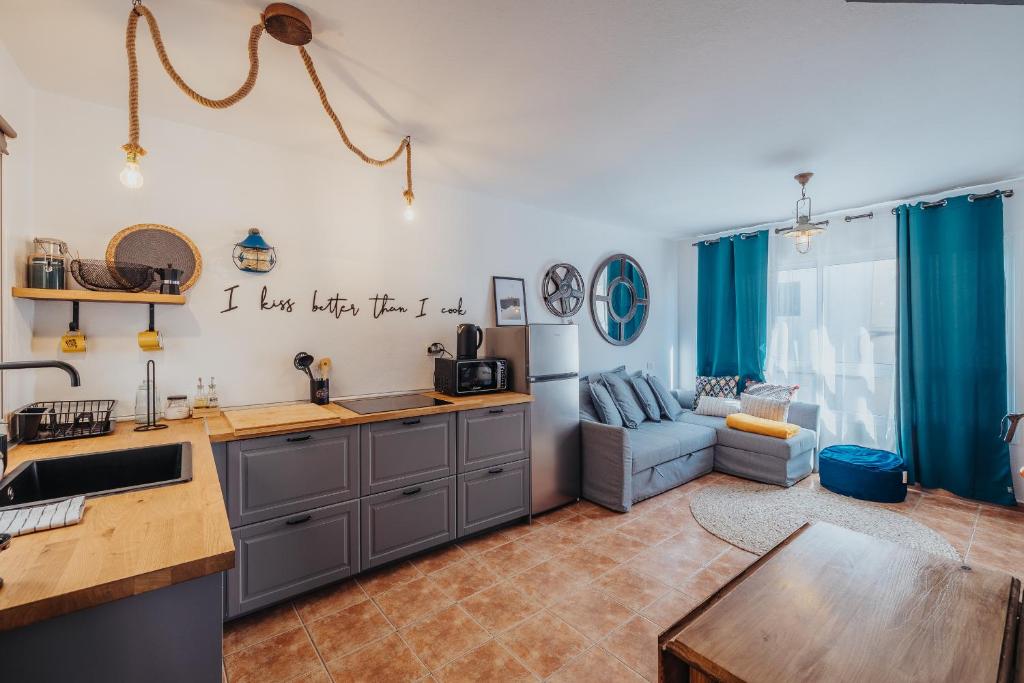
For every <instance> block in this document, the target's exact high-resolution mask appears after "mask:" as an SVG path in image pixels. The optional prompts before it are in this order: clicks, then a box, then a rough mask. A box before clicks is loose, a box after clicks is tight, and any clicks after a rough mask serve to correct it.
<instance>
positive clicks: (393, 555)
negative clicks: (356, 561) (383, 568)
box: [360, 477, 455, 570]
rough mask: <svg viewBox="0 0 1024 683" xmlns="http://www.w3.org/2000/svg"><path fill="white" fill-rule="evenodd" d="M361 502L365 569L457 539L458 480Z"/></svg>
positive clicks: (402, 490) (361, 543) (375, 496)
mask: <svg viewBox="0 0 1024 683" xmlns="http://www.w3.org/2000/svg"><path fill="white" fill-rule="evenodd" d="M360 503H361V505H362V510H361V514H360V516H361V520H360V523H361V525H362V534H361V539H360V549H361V553H362V556H361V561H362V568H363V569H364V570H365V569H369V568H371V567H376V566H379V565H382V564H385V563H387V562H391V561H392V560H397V559H399V558H401V557H405V556H407V555H412V554H413V553H416V552H419V551H421V550H426V549H427V548H431V547H433V546H435V545H440V544H442V543H446V542H448V541H452V540H455V477H445V478H444V479H439V480H436V481H431V482H427V483H423V484H415V485H413V486H407V487H405V488H402V489H398V490H396V491H389V492H387V493H379V494H376V495H373V496H366V497H365V498H363V499H362V500H361V501H360Z"/></svg>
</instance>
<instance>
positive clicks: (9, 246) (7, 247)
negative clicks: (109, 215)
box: [0, 45, 35, 422]
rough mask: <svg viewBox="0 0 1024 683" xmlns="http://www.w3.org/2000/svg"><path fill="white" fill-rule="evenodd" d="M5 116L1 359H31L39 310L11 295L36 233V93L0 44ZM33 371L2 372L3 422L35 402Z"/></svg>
mask: <svg viewBox="0 0 1024 683" xmlns="http://www.w3.org/2000/svg"><path fill="white" fill-rule="evenodd" d="M0 115H2V116H3V117H4V119H6V120H7V122H8V123H9V124H10V125H11V126H12V127H13V128H14V130H15V131H16V132H17V133H18V137H17V138H16V139H13V140H8V151H9V152H10V154H9V155H7V156H5V157H4V158H3V162H2V163H3V179H2V182H3V188H2V189H0V192H2V194H3V220H2V221H0V222H2V224H3V235H0V251H2V253H3V257H2V258H0V289H2V291H3V292H4V295H3V296H2V297H0V351H2V354H0V360H23V359H25V358H27V357H29V354H30V351H29V347H30V344H31V329H32V316H33V312H34V307H33V306H32V304H31V303H30V302H27V301H15V300H14V299H12V298H11V297H10V296H9V295H8V294H7V292H9V291H10V288H11V285H13V284H14V283H15V281H16V278H17V277H19V276H20V274H21V273H22V272H23V271H24V264H25V258H26V256H27V255H28V252H29V251H30V245H31V239H32V238H31V235H32V203H31V198H32V189H31V182H32V160H33V146H32V142H33V132H34V128H35V126H34V120H33V93H32V89H31V88H30V87H29V84H28V82H27V81H26V80H25V78H24V76H23V75H22V74H21V72H20V71H19V70H18V67H17V66H16V65H15V63H14V60H13V59H12V58H11V56H10V54H8V52H7V50H6V49H4V47H3V45H0ZM34 387H35V377H34V373H33V372H31V371H19V372H0V422H2V421H3V418H2V416H3V415H6V414H7V413H8V411H10V410H13V409H14V408H17V407H18V406H21V405H24V404H25V403H28V402H29V401H31V400H32V394H33V390H34Z"/></svg>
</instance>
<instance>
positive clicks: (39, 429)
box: [11, 399, 117, 443]
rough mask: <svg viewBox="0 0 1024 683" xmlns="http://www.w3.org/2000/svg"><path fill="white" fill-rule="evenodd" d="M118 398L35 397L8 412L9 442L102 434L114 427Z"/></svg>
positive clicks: (112, 429)
mask: <svg viewBox="0 0 1024 683" xmlns="http://www.w3.org/2000/svg"><path fill="white" fill-rule="evenodd" d="M115 405H117V401H115V400H112V399H101V400H93V401H37V402H36V403H30V404H29V405H27V406H25V407H24V408H20V409H19V410H17V411H15V412H14V414H13V415H12V416H11V442H12V443H44V442H46V441H61V440H63V439H82V438H86V437H90V436H103V435H104V434H109V433H110V432H112V431H114V420H113V419H111V417H110V414H111V412H112V411H113V410H114V406H115Z"/></svg>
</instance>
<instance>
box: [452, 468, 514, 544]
mask: <svg viewBox="0 0 1024 683" xmlns="http://www.w3.org/2000/svg"><path fill="white" fill-rule="evenodd" d="M458 485H459V486H458V494H457V499H458V518H457V524H458V536H459V537H460V538H461V537H463V536H468V535H469V534H474V533H477V532H478V531H483V530H484V529H489V528H490V527H492V526H495V525H498V524H501V523H503V522H510V521H512V520H513V519H518V518H520V517H524V516H526V515H527V514H528V513H529V511H530V461H529V460H519V461H517V462H513V463H506V464H502V465H496V466H494V467H490V468H488V469H485V470H478V471H476V472H469V473H467V474H460V475H459V476H458Z"/></svg>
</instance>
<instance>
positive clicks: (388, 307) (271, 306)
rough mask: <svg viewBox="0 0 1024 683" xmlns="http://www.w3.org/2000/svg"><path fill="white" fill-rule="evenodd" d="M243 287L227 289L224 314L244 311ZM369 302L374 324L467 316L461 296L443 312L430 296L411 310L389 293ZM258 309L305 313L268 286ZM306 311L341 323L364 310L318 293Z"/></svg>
mask: <svg viewBox="0 0 1024 683" xmlns="http://www.w3.org/2000/svg"><path fill="white" fill-rule="evenodd" d="M239 287H240V285H231V286H230V287H226V288H225V289H224V292H225V293H226V294H227V296H228V301H227V306H226V307H225V308H224V309H223V310H222V311H221V313H230V312H231V311H237V310H239V309H240V308H241V307H240V306H239V305H238V304H237V303H235V294H236V293H237V290H238V289H239ZM368 301H369V302H370V311H371V313H372V315H373V319H374V320H377V319H378V318H381V317H383V316H385V315H395V314H398V315H403V314H412V315H413V317H415V318H424V317H426V316H427V315H428V314H429V313H432V312H434V311H435V310H436V311H439V312H440V313H441V315H459V316H463V315H466V309H465V308H463V306H462V297H461V296H460V297H459V302H458V303H457V304H456V305H455V306H441V307H439V308H435V307H433V306H431V305H430V304H429V301H430V297H428V296H427V297H423V298H422V299H417V300H416V303H415V304H414V305H412V306H411V307H410V306H405V305H403V304H400V303H399V302H398V299H396V298H395V297H393V296H391V295H390V294H388V293H387V292H385V293H384V294H379V293H378V294H374V295H373V296H371V297H369V298H368ZM258 308H259V310H260V311H261V312H264V313H266V312H277V313H294V312H295V311H299V310H303V309H302V308H301V307H299V304H298V302H296V301H295V299H293V298H291V297H289V298H285V299H279V298H276V297H272V296H271V295H270V292H269V290H268V289H267V287H266V286H264V287H263V288H262V289H261V290H260V298H259V302H258ZM305 310H308V311H311V312H312V313H326V314H328V315H333V316H334V318H335V319H336V320H337V319H338V318H341V317H342V316H347V317H352V318H354V317H356V316H358V315H359V314H360V312H361V311H362V310H363V309H362V308H360V306H359V305H358V304H356V303H355V302H354V301H351V300H349V299H348V298H346V297H343V296H341V294H339V293H335V294H334V295H331V296H324V295H323V294H321V293H320V290H318V289H314V290H313V296H312V298H311V299H310V304H309V306H308V308H306V309H305Z"/></svg>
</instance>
